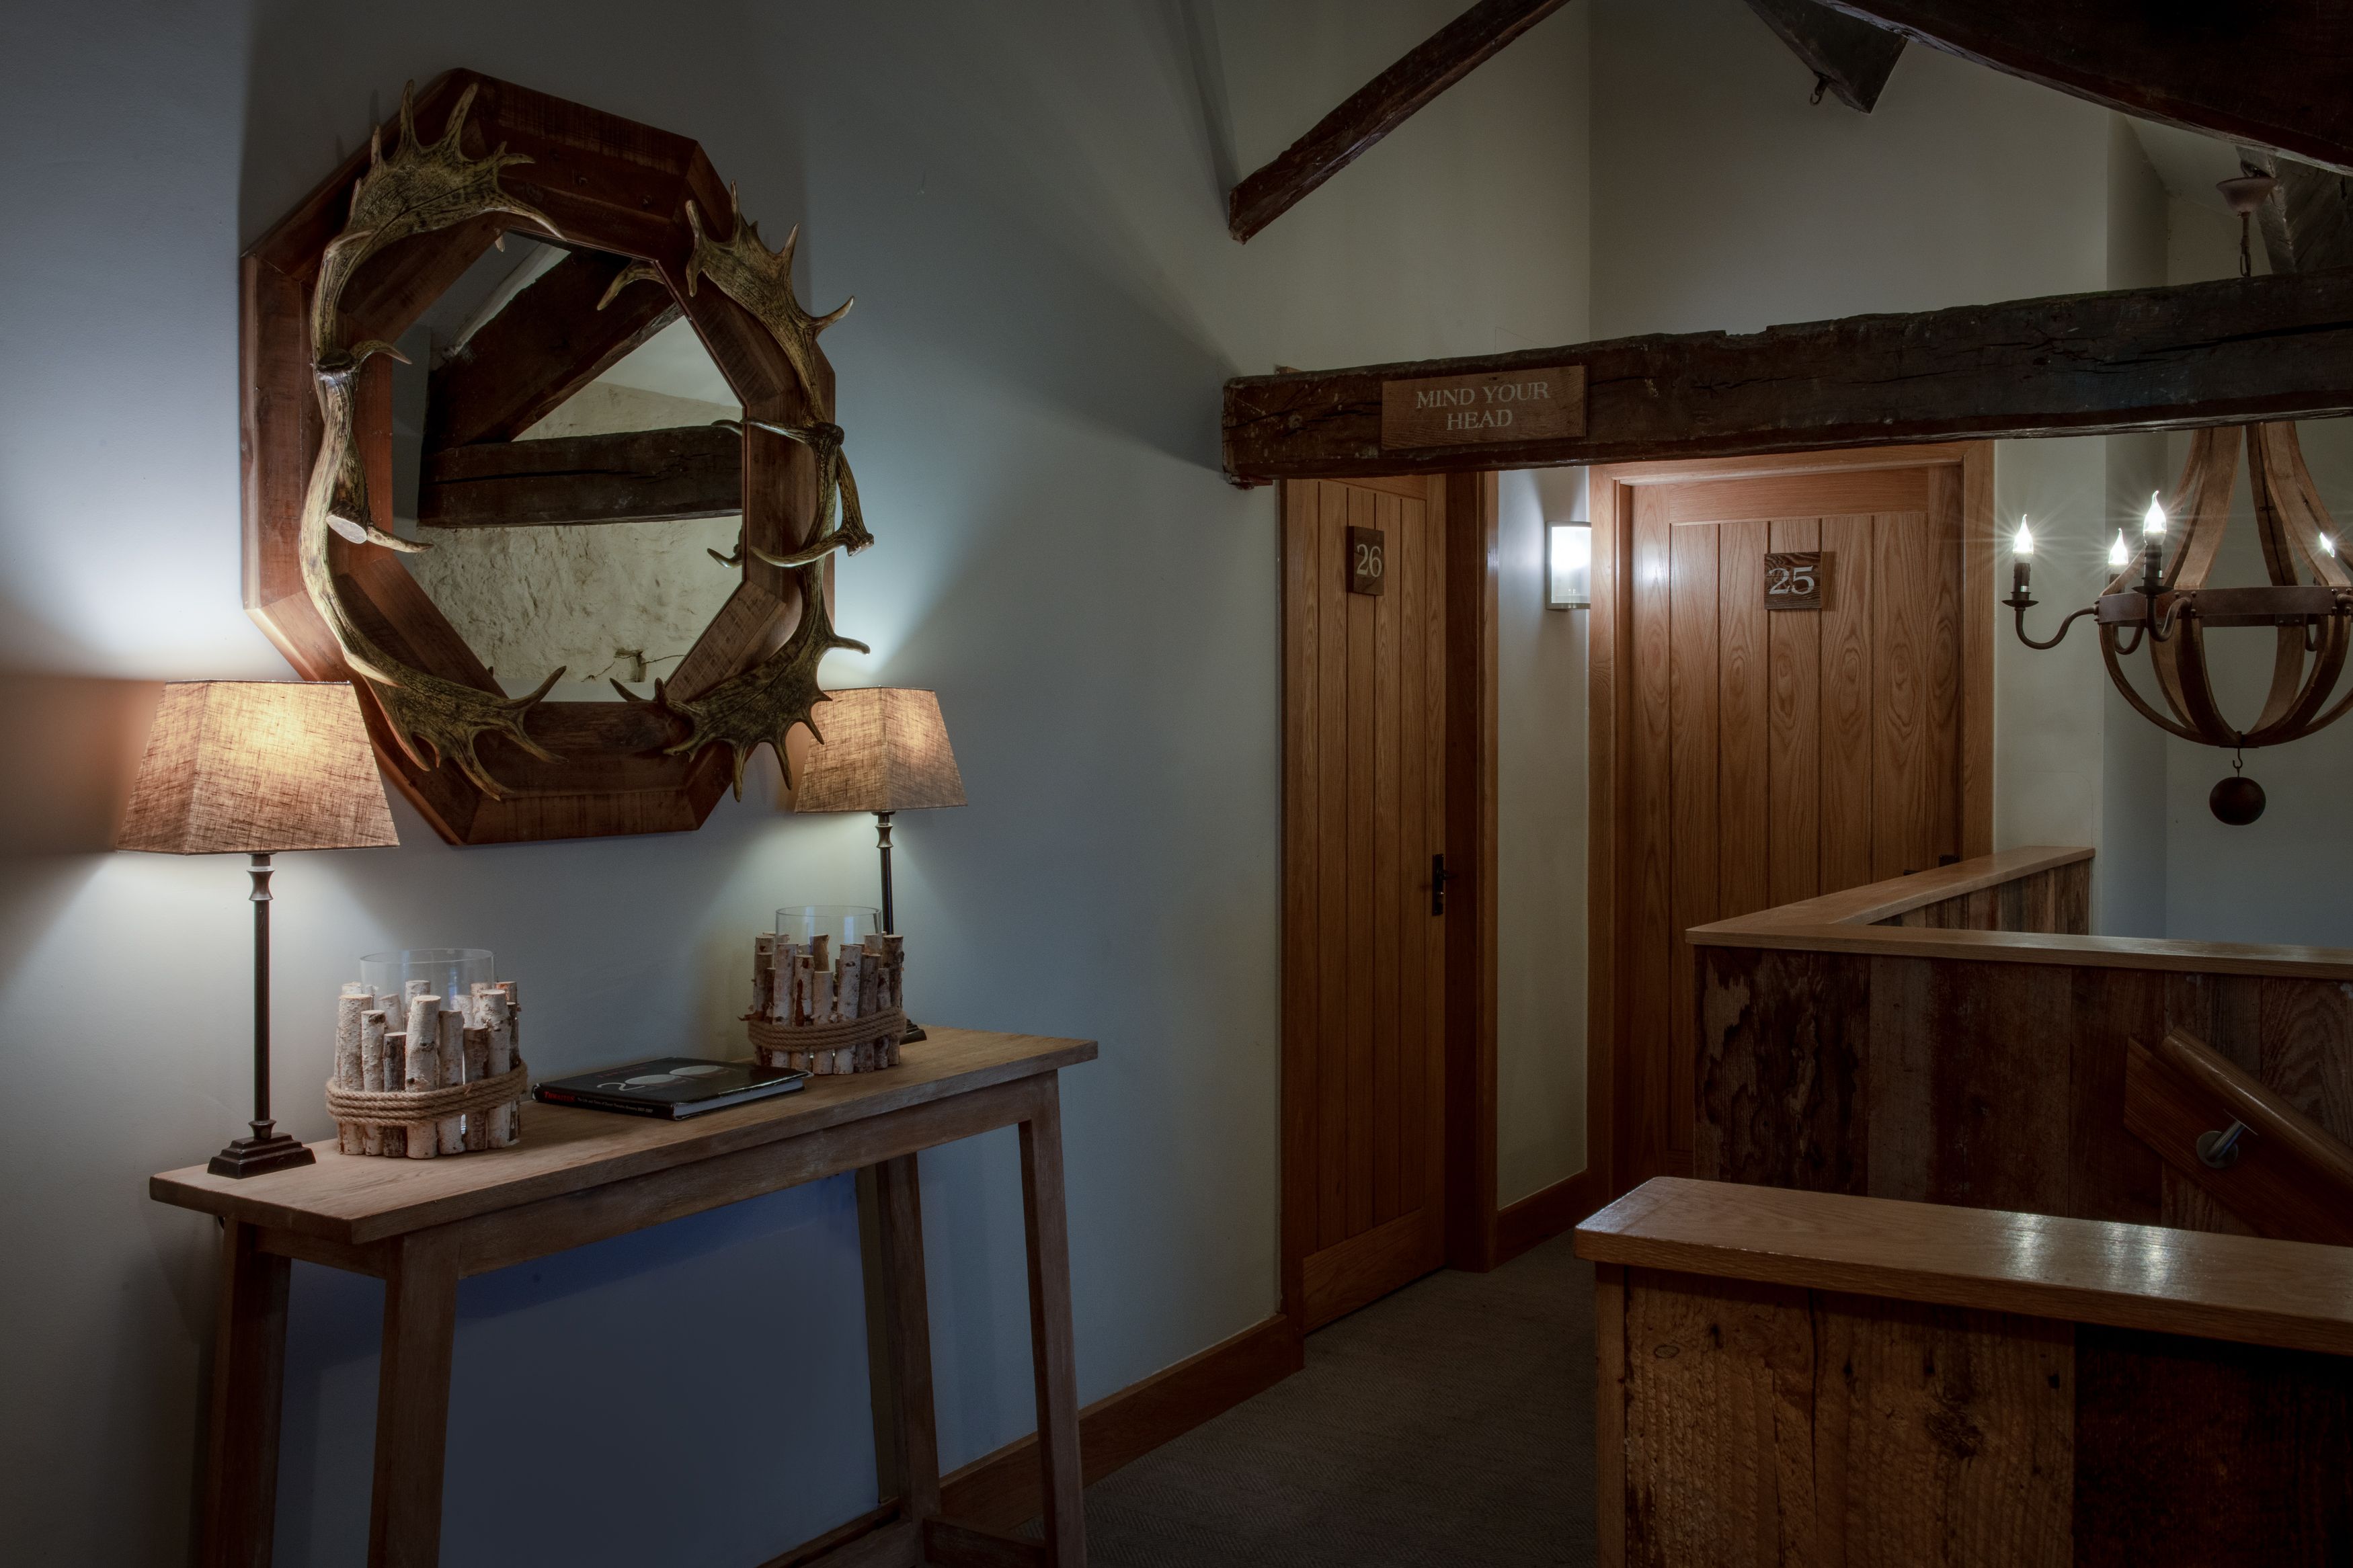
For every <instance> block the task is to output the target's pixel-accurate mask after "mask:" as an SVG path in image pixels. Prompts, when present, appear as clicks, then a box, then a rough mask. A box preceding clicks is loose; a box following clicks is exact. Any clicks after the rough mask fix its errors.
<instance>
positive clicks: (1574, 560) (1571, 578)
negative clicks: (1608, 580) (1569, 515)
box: [1545, 522, 1593, 610]
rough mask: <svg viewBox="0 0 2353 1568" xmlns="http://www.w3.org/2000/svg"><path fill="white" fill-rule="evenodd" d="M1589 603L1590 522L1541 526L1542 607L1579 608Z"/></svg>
mask: <svg viewBox="0 0 2353 1568" xmlns="http://www.w3.org/2000/svg"><path fill="white" fill-rule="evenodd" d="M1592 603H1593V525H1592V524H1591V523H1589V522H1553V523H1546V525H1545V608H1546V609H1548V610H1582V609H1585V608H1587V607H1588V605H1591V604H1592Z"/></svg>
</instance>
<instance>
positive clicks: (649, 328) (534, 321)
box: [425, 250, 700, 515]
mask: <svg viewBox="0 0 2353 1568" xmlns="http://www.w3.org/2000/svg"><path fill="white" fill-rule="evenodd" d="M628 265H629V261H628V258H627V257H621V256H613V255H610V254H607V252H604V251H600V250H578V251H575V252H573V253H572V254H571V255H570V256H568V257H566V258H564V259H563V260H562V261H560V262H558V263H556V264H555V265H554V267H551V268H548V269H547V271H546V273H545V274H544V275H543V276H542V277H541V278H539V279H537V280H536V281H535V282H533V284H532V285H531V287H529V288H528V289H523V290H522V292H521V293H519V294H517V295H516V296H515V297H514V299H513V300H511V301H509V303H508V304H507V306H506V308H505V309H504V310H501V311H500V312H499V313H498V314H497V315H495V316H493V317H491V319H490V321H488V322H487V323H485V324H484V325H483V327H482V329H481V330H480V331H478V332H476V333H475V334H474V335H473V336H472V337H471V338H470V339H468V340H467V341H466V343H465V345H464V346H463V347H461V348H459V350H458V351H457V352H456V353H453V354H451V355H450V356H449V359H448V363H445V364H443V365H441V366H440V367H439V368H438V369H437V370H435V371H434V372H433V379H432V384H431V389H430V391H429V392H428V393H427V413H426V426H425V444H426V446H427V447H428V448H429V447H462V446H468V445H471V444H472V443H475V442H478V441H512V440H513V439H514V438H515V437H518V436H520V435H522V433H523V432H524V431H526V430H528V429H530V428H531V427H532V426H533V425H536V424H538V423H539V422H540V420H542V419H543V418H545V417H546V416H547V415H548V414H549V412H550V411H552V410H553V409H554V408H555V407H556V406H557V405H559V404H561V403H563V401H564V400H565V398H567V397H570V396H571V395H573V394H574V393H575V392H577V391H579V390H580V389H581V388H582V387H584V386H586V385H587V384H589V383H590V382H592V381H594V380H596V378H597V377H598V376H600V375H602V374H605V372H606V371H607V370H609V369H610V368H612V366H613V365H615V364H617V363H619V362H620V360H621V359H622V358H623V356H625V355H627V354H628V353H629V352H630V351H631V350H632V349H635V348H637V347H638V345H639V344H641V343H643V342H645V341H646V340H647V339H649V338H650V337H652V336H653V335H654V334H655V333H656V332H659V331H661V330H662V329H663V328H664V327H667V326H669V325H670V323H671V322H672V321H676V320H678V317H679V308H678V301H677V300H675V299H673V298H672V297H671V295H670V290H669V289H665V288H662V287H661V286H659V284H655V283H638V284H635V285H633V286H631V287H629V288H627V289H622V290H621V292H620V293H619V294H618V295H617V296H616V297H615V299H614V300H613V302H612V303H611V304H610V305H608V306H607V307H606V308H605V309H604V310H598V309H597V308H596V301H597V300H601V299H603V298H604V296H605V290H606V289H607V287H609V286H610V285H611V283H612V281H613V279H616V278H617V277H619V276H620V275H621V272H622V269H623V268H626V267H628ZM698 515H700V514H698Z"/></svg>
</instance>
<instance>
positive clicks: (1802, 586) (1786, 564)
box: [1765, 550, 1831, 610]
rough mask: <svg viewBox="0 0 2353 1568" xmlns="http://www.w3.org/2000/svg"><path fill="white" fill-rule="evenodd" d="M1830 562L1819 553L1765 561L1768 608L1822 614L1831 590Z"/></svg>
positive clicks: (1810, 552) (1792, 555) (1812, 552)
mask: <svg viewBox="0 0 2353 1568" xmlns="http://www.w3.org/2000/svg"><path fill="white" fill-rule="evenodd" d="M1830 578H1831V560H1830V557H1829V556H1828V555H1826V554H1824V553H1823V552H1820V551H1818V550H1817V551H1807V552H1803V553H1796V554H1768V555H1767V556H1766V557H1765V607H1766V608H1767V609H1768V610H1819V609H1820V608H1821V607H1822V590H1824V589H1825V588H1827V587H1829V586H1830Z"/></svg>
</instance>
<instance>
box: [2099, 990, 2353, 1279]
mask: <svg viewBox="0 0 2353 1568" xmlns="http://www.w3.org/2000/svg"><path fill="white" fill-rule="evenodd" d="M2233 1123H2236V1124H2240V1125H2242V1126H2243V1128H2244V1129H2245V1131H2242V1133H2241V1134H2240V1136H2239V1138H2238V1140H2237V1142H2236V1143H2235V1145H2234V1146H2233V1152H2232V1157H2231V1158H2230V1160H2229V1162H2228V1163H2226V1164H2223V1165H2221V1166H2219V1167H2218V1166H2215V1165H2211V1164H2209V1163H2207V1162H2206V1160H2205V1159H2204V1158H2202V1157H2201V1155H2200V1149H2199V1138H2200V1135H2201V1134H2204V1133H2208V1132H2217V1133H2219V1132H2222V1131H2226V1130H2227V1129H2229V1128H2230V1127H2231V1126H2232V1124H2233ZM2125 1125H2126V1127H2128V1128H2130V1129H2131V1130H2132V1132H2133V1134H2134V1135H2135V1136H2136V1137H2137V1138H2139V1139H2140V1141H2141V1142H2144V1143H2147V1145H2148V1146H2149V1147H2150V1148H2152V1149H2154V1150H2156V1151H2157V1152H2158V1157H2159V1158H2160V1159H2162V1160H2164V1161H2165V1162H2166V1163H2168V1164H2169V1165H2171V1166H2172V1167H2173V1168H2174V1169H2175V1170H2177V1171H2179V1172H2180V1173H2182V1174H2183V1175H2185V1176H2188V1177H2189V1179H2190V1180H2191V1181H2193V1182H2195V1183H2197V1184H2198V1185H2199V1186H2200V1188H2202V1189H2204V1190H2205V1191H2206V1192H2207V1193H2208V1194H2211V1196H2212V1197H2213V1198H2214V1199H2215V1201H2216V1202H2218V1203H2220V1204H2221V1205H2223V1206H2224V1207H2225V1208H2227V1209H2229V1210H2230V1211H2231V1212H2232V1214H2234V1215H2237V1216H2238V1217H2239V1218H2240V1219H2241V1220H2243V1221H2244V1222H2245V1223H2246V1224H2247V1225H2248V1226H2250V1227H2252V1228H2253V1229H2254V1230H2256V1231H2258V1232H2260V1233H2261V1234H2263V1235H2264V1236H2268V1237H2278V1238H2279V1239H2281V1240H2284V1241H2318V1242H2327V1243H2330V1244H2332V1245H2334V1246H2338V1247H2353V1149H2348V1148H2347V1147H2346V1146H2345V1145H2344V1144H2343V1143H2340V1142H2337V1140H2336V1139H2335V1138H2332V1137H2330V1136H2329V1134H2328V1132H2327V1130H2326V1129H2324V1128H2322V1127H2320V1126H2318V1125H2317V1124H2316V1123H2315V1122H2313V1121H2311V1120H2310V1119H2309V1118H2307V1117H2306V1116H2304V1115H2303V1114H2301V1113H2300V1112H2299V1111H2297V1110H2296V1109H2295V1107H2294V1106H2292V1105H2290V1104H2288V1102H2287V1101H2286V1100H2283V1099H2281V1098H2280V1096H2279V1095H2278V1094H2277V1093H2276V1092H2274V1090H2272V1089H2268V1088H2266V1087H2265V1086H2264V1085H2263V1084H2262V1083H2261V1082H2259V1081H2257V1080H2256V1079H2254V1078H2253V1077H2252V1076H2251V1075H2249V1074H2248V1073H2246V1072H2245V1071H2243V1070H2242V1069H2241V1068H2239V1066H2238V1065H2237V1064H2236V1063H2234V1062H2232V1060H2231V1059H2230V1058H2227V1057H2224V1056H2222V1055H2221V1053H2220V1052H2218V1051H2216V1050H2215V1049H2213V1047H2211V1046H2208V1045H2207V1044H2206V1043H2205V1042H2204V1041H2202V1040H2200V1039H2199V1038H2198V1037H2196V1036H2195V1035H2192V1034H2189V1032H2187V1031H2186V1030H2181V1029H2175V1030H2173V1031H2171V1032H2170V1033H2168V1035H2166V1037H2164V1038H2163V1039H2161V1040H2159V1041H2158V1043H2157V1046H2156V1047H2155V1048H2154V1049H2152V1048H2150V1047H2145V1046H2143V1045H2142V1044H2141V1043H2140V1042H2139V1041H2138V1040H2135V1041H2133V1042H2132V1043H2131V1045H2130V1046H2129V1047H2127V1049H2126V1056H2125Z"/></svg>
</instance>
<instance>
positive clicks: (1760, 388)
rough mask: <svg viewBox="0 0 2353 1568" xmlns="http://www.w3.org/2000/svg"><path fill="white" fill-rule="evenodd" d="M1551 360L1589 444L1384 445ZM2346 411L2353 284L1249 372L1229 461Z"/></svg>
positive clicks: (1229, 420)
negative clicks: (1572, 397) (1419, 420)
mask: <svg viewBox="0 0 2353 1568" xmlns="http://www.w3.org/2000/svg"><path fill="white" fill-rule="evenodd" d="M1556 366H1575V367H1578V368H1580V369H1581V370H1582V372H1583V376H1584V389H1585V404H1584V417H1583V419H1582V422H1581V423H1582V427H1583V430H1582V433H1581V434H1572V435H1560V436H1556V437H1548V438H1544V439H1535V440H1526V439H1523V440H1517V441H1482V442H1481V443H1480V444H1477V445H1462V446H1446V447H1427V446H1417V447H1408V448H1404V449H1385V448H1384V447H1383V446H1382V437H1381V425H1382V419H1381V401H1382V384H1383V383H1385V382H1403V381H1414V380H1426V379H1431V378H1438V377H1450V378H1452V377H1471V376H1479V375H1495V376H1502V377H1504V378H1507V379H1508V378H1511V377H1514V376H1515V375H1516V376H1520V377H1522V378H1523V379H1525V377H1526V373H1530V372H1533V371H1535V370H1538V369H1546V368H1551V367H1556ZM2348 413H2353V269H2345V270H2337V271H2329V272H2321V273H2306V274H2301V275H2290V276H2273V277H2266V278H2254V279H2235V278H2233V279H2225V280H2223V281H2221V282H2215V283H2191V284H2183V285H2180V286H2178V287H2174V288H2167V289H2134V290H2129V291H2125V292H2119V293H2109V294H2077V295H2068V296H2062V297H2058V298H2053V299H2047V300H2013V301H2010V302H2009V303H2007V304H2000V305H1968V306H1963V307H1960V308H1958V309H1956V310H1931V311H1926V312H1923V313H1921V314H1917V315H1886V316H1851V317H1848V318H1846V319H1844V320H1841V321H1816V322H1812V323H1809V324H1807V325H1803V326H1788V327H1772V328H1768V329H1767V330H1766V331H1761V332H1754V333H1748V334H1746V335H1742V336H1733V335H1731V334H1728V333H1725V332H1688V333H1676V334H1661V335H1658V336H1653V337H1641V338H1620V339H1616V340H1614V341H1611V342H1596V343H1581V344H1577V345H1574V346H1571V347H1567V348H1557V349H1525V350H1519V351H1515V352H1514V353H1502V354H1484V355H1480V356H1477V357H1474V358H1468V359H1451V360H1424V361H1419V362H1416V363H1406V364H1390V365H1372V366H1366V367H1363V368H1360V369H1354V370H1339V371H1321V372H1310V373H1304V374H1288V375H1261V376H1243V377H1240V378H1238V379H1236V380H1233V381H1229V382H1228V383H1227V384H1226V400H1225V466H1226V471H1227V473H1228V475H1229V477H1231V478H1233V479H1237V480H1240V481H1243V482H1255V481H1261V480H1267V479H1296V478H1303V477H1306V476H1310V475H1345V474H1399V473H1434V472H1445V471H1450V470H1463V469H1472V468H1542V467H1551V466H1557V465H1561V464H1569V463H1600V462H1620V461H1631V460H1639V459H1647V458H1697V457H1733V456H1740V455H1744V454H1750V453H1762V452H1788V451H1813V450H1820V449H1823V448H1828V447H1874V446H1881V445H1884V444H1888V443H1894V442H1908V441H1940V440H1950V439H1956V438H1959V437H2020V436H2073V435H2095V434H2102V433H2105V432H2112V431H2121V430H2162V429H2176V428H2184V427H2189V426H2201V425H2226V424H2232V423H2237V422H2239V421H2242V420H2249V419H2279V418H2293V417H2326V416H2336V415H2343V414H2348ZM1421 438H1424V439H1426V438H1427V437H1421Z"/></svg>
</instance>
